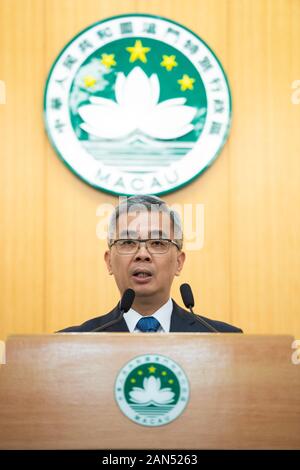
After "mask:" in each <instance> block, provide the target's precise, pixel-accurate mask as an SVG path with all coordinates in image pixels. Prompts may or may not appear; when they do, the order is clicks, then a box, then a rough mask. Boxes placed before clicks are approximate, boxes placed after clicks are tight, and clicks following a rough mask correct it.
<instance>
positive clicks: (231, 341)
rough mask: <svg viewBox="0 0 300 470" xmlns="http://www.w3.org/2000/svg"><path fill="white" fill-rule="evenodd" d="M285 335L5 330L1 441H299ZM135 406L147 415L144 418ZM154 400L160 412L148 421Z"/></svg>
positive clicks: (285, 444) (94, 445)
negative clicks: (12, 332) (23, 333)
mask: <svg viewBox="0 0 300 470" xmlns="http://www.w3.org/2000/svg"><path fill="white" fill-rule="evenodd" d="M292 342H293V338H292V337H291V336H283V335H280V336H263V335H261V336H258V335H242V334H211V333H209V334H204V333H170V334H164V333H156V334H153V333H145V334H130V333H80V334H78V333H65V334H56V335H37V336H11V337H9V338H8V340H7V342H6V363H5V364H2V365H0V448H1V449H300V365H298V366H297V365H295V364H293V362H292V360H291V356H292V353H293V349H292ZM152 363H153V364H154V365H153V364H152ZM149 364H150V365H149ZM148 366H149V367H148ZM154 369H155V370H154ZM123 374H124V375H123ZM143 374H144V375H145V377H144V378H143V377H142V376H143ZM147 374H148V376H147V377H146V375H147ZM151 374H153V376H152V375H151ZM155 374H156V376H155ZM157 374H158V375H157ZM159 374H160V375H159ZM172 374H173V375H172ZM175 376H176V377H177V378H178V377H179V378H178V386H179V385H180V387H181V392H180V393H181V395H178V393H179V392H178V387H177V392H178V393H177V392H176V390H175V388H176V387H175V385H176V384H175V382H176V380H177V378H176V377H175ZM130 377H131V378H130ZM168 377H173V378H169V379H168ZM125 378H126V379H125ZM145 378H146V380H145ZM142 379H143V380H142ZM139 380H140V382H139ZM164 380H165V381H167V382H165V383H167V384H168V386H164V387H162V383H163V381H164ZM184 380H186V382H184ZM134 383H136V384H137V385H138V384H139V386H134ZM141 383H142V384H144V385H143V387H144V388H142V386H141ZM125 385H126V386H125ZM126 387H127V388H128V387H129V389H130V387H131V392H128V390H127V392H126V393H127V394H128V396H127V401H128V400H129V401H130V400H132V403H129V404H128V403H127V402H126V403H124V401H123V402H122V399H124V397H125V395H124V394H125V391H126V390H125V388H126ZM147 387H148V388H147ZM151 387H152V388H151ZM155 387H156V389H155ZM146 389H147V390H146ZM145 390H146V391H145ZM149 390H150V392H149ZM151 390H152V391H151ZM172 390H173V391H172ZM123 392H124V393H123ZM146 392H147V393H148V392H149V393H150V395H149V393H148V395H147V393H146ZM176 393H177V395H178V397H179V396H180V397H181V398H180V400H182V403H180V400H179V398H178V397H177V398H178V403H179V405H178V406H179V408H180V407H181V408H180V409H179V414H178V416H176V417H175V418H174V416H173V417H170V416H171V414H172V413H173V411H174V409H175V408H174V407H173V405H172V400H175V398H174V397H175V395H176ZM122 394H123V395H122ZM129 396H130V397H131V398H129V399H128V397H129ZM147 396H148V398H149V397H150V398H151V400H152V399H155V400H156V401H158V402H159V403H160V405H159V406H157V407H156V406H154V405H153V400H152V401H151V400H150V399H149V400H148V398H147ZM145 397H146V398H145ZM153 397H154V398H153ZM172 397H173V398H172ZM147 400H148V401H147ZM146 401H147V403H146ZM144 405H145V406H144ZM124 406H125V408H126V406H127V411H128V409H130V410H132V409H133V408H134V410H133V413H132V416H129V415H128V413H127V414H126V412H125V411H126V409H125V408H124ZM139 406H140V408H139ZM176 406H177V405H176ZM122 407H123V408H122ZM172 407H173V408H172ZM171 408H172V412H171V411H170V410H171ZM137 409H138V410H142V411H143V410H144V411H143V412H145V409H147V410H148V411H146V413H148V415H149V413H150V412H151V413H154V417H153V418H149V416H148V418H145V420H146V421H147V419H148V424H146V425H145V424H143V422H142V421H143V420H142V421H140V422H139V421H138V420H139V419H140V418H139V415H138V413H139V412H136V410H137ZM124 410H125V411H124ZM157 410H159V413H160V412H162V413H164V414H163V417H162V420H164V419H168V421H161V422H159V423H158V425H156V424H153V423H154V422H157V421H155V420H157V419H159V418H158V417H157V416H158V415H157ZM155 413H156V415H155ZM152 416H153V415H152ZM168 416H169V417H168ZM166 417H168V418H166ZM146 421H145V422H146Z"/></svg>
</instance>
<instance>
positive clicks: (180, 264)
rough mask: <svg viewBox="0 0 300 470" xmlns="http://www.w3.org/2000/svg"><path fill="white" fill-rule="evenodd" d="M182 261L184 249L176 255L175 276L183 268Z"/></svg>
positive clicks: (183, 259)
mask: <svg viewBox="0 0 300 470" xmlns="http://www.w3.org/2000/svg"><path fill="white" fill-rule="evenodd" d="M184 262H185V253H184V251H180V252H179V253H178V255H177V265H176V272H175V276H179V275H180V272H181V270H182V268H183V265H184Z"/></svg>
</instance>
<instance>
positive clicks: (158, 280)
mask: <svg viewBox="0 0 300 470" xmlns="http://www.w3.org/2000/svg"><path fill="white" fill-rule="evenodd" d="M167 225H168V230H167V231H166V230H165V229H166V217H165V216H162V214H161V213H158V214H157V216H156V217H155V218H153V217H150V213H149V212H146V211H144V212H141V213H139V215H138V216H137V214H136V213H135V214H130V213H129V214H125V213H123V214H120V216H119V218H118V221H117V227H116V229H117V230H116V233H117V235H116V237H115V238H116V239H124V238H125V239H127V238H132V239H149V238H150V239H151V238H154V239H158V238H168V239H171V240H172V239H173V236H174V229H173V224H172V222H171V221H170V219H169V217H168V223H167ZM104 257H105V261H106V264H107V268H108V271H109V273H110V274H113V275H114V277H115V281H116V284H117V286H118V288H119V291H120V293H121V295H122V294H123V293H124V291H125V290H126V289H128V288H131V289H133V290H134V291H135V294H136V297H137V298H138V297H147V296H155V297H156V298H159V299H160V298H161V299H162V300H165V301H166V300H167V299H168V297H169V295H170V289H171V285H172V282H173V279H174V276H175V275H177V276H178V275H179V273H180V271H181V269H182V267H183V264H184V260H185V253H184V252H182V251H179V250H178V249H177V247H176V246H175V245H174V244H170V246H169V249H168V251H167V252H166V253H164V254H151V253H149V252H148V250H147V248H146V245H145V243H141V245H140V248H139V250H138V251H137V252H136V253H135V254H120V253H118V251H117V247H116V246H115V245H113V246H112V247H111V249H110V250H107V251H106V252H105V255H104Z"/></svg>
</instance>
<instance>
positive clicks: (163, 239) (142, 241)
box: [108, 238, 180, 255]
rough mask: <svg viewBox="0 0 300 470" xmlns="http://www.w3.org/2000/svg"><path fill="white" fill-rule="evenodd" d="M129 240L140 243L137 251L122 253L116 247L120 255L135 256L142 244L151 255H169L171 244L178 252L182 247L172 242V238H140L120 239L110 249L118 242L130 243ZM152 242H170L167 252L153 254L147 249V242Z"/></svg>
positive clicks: (112, 242) (113, 242)
mask: <svg viewBox="0 0 300 470" xmlns="http://www.w3.org/2000/svg"><path fill="white" fill-rule="evenodd" d="M128 240H131V241H133V242H138V245H137V249H136V250H135V251H133V252H132V253H120V252H119V251H118V248H117V246H116V250H117V252H118V254H119V255H135V254H136V253H137V252H138V251H139V249H140V248H141V243H145V247H146V250H147V251H148V253H150V255H165V254H166V253H168V251H169V249H170V246H171V244H173V245H175V246H176V248H177V250H178V251H180V247H179V245H178V243H177V242H176V241H175V240H171V239H170V238H143V239H140V238H118V239H117V240H112V241H111V242H110V243H109V245H108V246H109V248H112V247H113V246H114V245H115V244H116V243H117V242H122V241H128ZM150 240H156V241H160V240H161V241H164V242H169V244H168V248H167V251H164V252H163V253H151V251H149V249H148V247H147V242H148V241H150Z"/></svg>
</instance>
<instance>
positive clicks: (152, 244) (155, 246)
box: [109, 238, 180, 255]
mask: <svg viewBox="0 0 300 470" xmlns="http://www.w3.org/2000/svg"><path fill="white" fill-rule="evenodd" d="M141 243H145V246H146V249H147V251H148V252H149V253H150V254H151V255H163V254H165V253H167V251H168V250H169V248H170V246H171V245H172V244H173V245H175V246H176V248H177V249H178V250H180V248H179V245H178V243H177V242H175V241H174V240H168V239H166V238H164V239H159V238H156V239H151V238H147V239H144V240H134V239H132V238H126V239H125V238H124V239H120V240H113V241H112V242H111V243H110V244H109V247H110V248H111V247H112V246H115V247H116V250H117V252H118V253H119V254H120V255H134V254H135V253H137V252H138V251H139V249H140V246H141Z"/></svg>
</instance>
